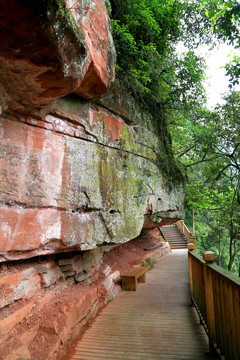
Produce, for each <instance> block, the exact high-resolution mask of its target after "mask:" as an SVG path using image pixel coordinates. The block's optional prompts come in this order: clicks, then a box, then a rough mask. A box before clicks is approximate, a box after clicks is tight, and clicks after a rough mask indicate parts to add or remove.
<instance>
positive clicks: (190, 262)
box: [188, 243, 194, 305]
mask: <svg viewBox="0 0 240 360" xmlns="http://www.w3.org/2000/svg"><path fill="white" fill-rule="evenodd" d="M193 250H194V244H193V243H188V251H189V253H188V266H189V282H190V295H191V304H192V305H193V261H192V257H191V254H190V252H191V251H193Z"/></svg>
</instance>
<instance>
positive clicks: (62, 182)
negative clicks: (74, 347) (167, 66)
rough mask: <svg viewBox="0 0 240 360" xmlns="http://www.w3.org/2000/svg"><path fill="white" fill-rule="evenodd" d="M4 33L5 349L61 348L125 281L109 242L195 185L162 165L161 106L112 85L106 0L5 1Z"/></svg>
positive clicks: (38, 354) (164, 210) (1, 214)
mask: <svg viewBox="0 0 240 360" xmlns="http://www.w3.org/2000/svg"><path fill="white" fill-rule="evenodd" d="M0 43H1V48H0V110H1V111H0V115H1V116H0V263H1V265H0V266H1V268H0V270H1V272H0V308H1V309H2V310H1V312H0V349H4V351H2V352H1V351H0V359H1V360H2V359H4V360H16V359H18V358H19V357H20V358H26V359H30V358H31V357H34V358H35V359H38V360H42V359H43V358H44V359H51V360H52V359H56V358H57V356H58V350H59V349H60V348H61V347H62V346H63V344H64V343H65V342H66V341H68V340H69V338H70V337H71V336H72V335H73V333H75V332H77V329H78V323H79V322H80V321H81V322H82V323H84V322H86V321H87V320H88V318H90V317H91V316H93V314H95V313H96V311H97V309H99V308H100V307H101V306H103V304H104V303H105V302H107V301H108V300H109V299H111V298H113V297H114V296H115V295H116V294H117V293H118V291H120V286H119V284H116V282H117V280H118V279H119V274H120V273H119V270H118V268H117V267H116V266H115V265H114V264H113V263H111V259H112V258H111V256H110V255H109V257H108V256H107V255H106V254H107V253H108V252H109V251H110V250H111V251H113V252H114V251H115V252H116V253H115V255H116V258H117V257H120V259H121V258H124V259H125V256H126V257H127V252H128V251H131V250H132V251H134V252H135V251H136V253H137V249H138V248H137V247H132V245H130V244H128V243H127V242H129V241H130V240H132V239H134V238H136V237H137V236H138V235H139V234H140V233H141V230H142V229H143V228H146V227H150V228H151V227H156V226H159V225H161V224H164V223H166V222H169V223H171V222H174V221H176V219H178V218H180V217H181V216H182V205H183V200H184V190H183V185H182V184H181V183H179V184H177V185H175V186H174V187H169V186H168V183H167V182H166V181H165V177H164V173H162V171H161V170H160V167H159V148H160V141H161V140H160V137H159V136H158V134H156V132H155V128H154V126H153V123H152V118H151V116H150V115H149V114H148V113H147V112H145V113H143V112H141V111H140V110H139V108H138V107H137V104H136V103H135V102H134V99H132V98H131V97H128V96H126V94H125V93H124V91H122V90H121V89H120V88H119V87H118V85H116V84H114V85H113V87H112V90H111V92H107V93H106V91H107V90H108V88H109V87H110V85H111V83H112V82H113V79H114V66H115V60H116V55H115V50H114V45H113V41H112V37H111V32H110V21H109V17H108V13H107V9H106V7H105V5H104V1H103V0H98V1H92V0H89V1H84V0H82V1H80V0H79V1H76V0H69V1H63V0H49V1H46V2H45V1H40V0H39V1H32V0H26V1H25V0H24V1H18V0H9V1H5V0H4V1H1V4H0ZM104 93H106V94H105V95H104V96H102V95H103V94H104ZM68 94H69V95H68ZM101 96H102V97H101ZM160 161H161V160H160ZM157 237H158V235H156V234H155V240H154V239H153V240H154V241H155V243H156V238H157ZM120 243H127V244H125V245H124V244H123V245H121V246H119V247H118V248H116V250H115V248H114V247H115V246H116V244H120ZM100 245H101V247H100ZM117 249H118V250H117ZM121 249H125V252H124V251H123V252H122V250H121ZM111 251H110V253H111ZM118 251H119V253H118ZM166 251H168V247H165V246H164V247H163V248H162V249H161V251H159V256H162V255H163V254H164V253H165V252H166ZM138 255H139V256H136V257H133V258H134V259H133V258H132V259H131V260H132V262H131V261H129V262H128V263H127V262H126V264H128V266H131V265H132V264H133V263H134V262H135V263H136V261H137V260H138V261H140V260H142V259H144V250H143V249H141V251H140V252H139V253H138ZM133 260H134V261H133ZM104 261H105V262H104ZM115 263H116V264H118V266H119V269H120V268H122V269H125V270H126V267H127V266H125V265H124V264H120V263H119V262H118V261H116V262H115ZM103 265H104V266H103ZM101 266H102V267H101ZM87 281H88V283H86V282H87ZM69 299H70V302H68V301H69ZM51 314H52V317H50V315H51ZM16 339H17V340H16Z"/></svg>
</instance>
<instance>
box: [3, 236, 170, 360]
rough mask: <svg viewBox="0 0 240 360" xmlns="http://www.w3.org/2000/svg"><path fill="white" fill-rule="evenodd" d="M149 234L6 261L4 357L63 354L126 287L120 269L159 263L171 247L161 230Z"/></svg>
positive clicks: (30, 357) (58, 356) (54, 355)
mask: <svg viewBox="0 0 240 360" xmlns="http://www.w3.org/2000/svg"><path fill="white" fill-rule="evenodd" d="M144 236H145V238H144V237H140V238H138V239H135V240H133V241H131V242H128V243H127V244H122V245H120V246H111V247H109V246H103V247H101V248H97V249H94V250H90V251H85V252H73V253H67V254H58V255H54V256H45V257H38V258H34V259H30V260H25V261H19V262H17V263H16V262H12V263H8V264H2V265H1V274H0V309H1V311H0V348H1V352H0V359H1V360H16V359H19V358H21V359H23V358H25V359H36V360H37V359H39V360H40V359H46V360H47V359H49V360H54V359H60V358H61V356H60V351H64V350H66V345H67V344H68V342H69V341H70V340H72V339H74V337H76V336H79V333H80V331H82V329H83V326H84V325H86V324H87V323H89V321H90V320H91V318H94V317H95V316H96V313H97V312H98V310H99V309H100V308H101V307H102V306H104V304H105V303H107V302H109V301H110V300H112V299H113V298H114V297H115V296H116V295H117V294H118V293H119V292H120V290H121V287H120V284H119V280H120V273H124V272H126V271H128V270H129V269H131V268H132V266H133V264H139V263H140V262H144V261H146V259H147V258H148V261H149V259H151V263H152V264H154V263H155V262H156V261H158V260H159V259H160V258H161V257H162V256H164V254H166V253H168V252H169V251H170V248H169V246H168V244H167V243H160V242H159V241H158V240H157V239H158V236H159V234H158V233H157V231H156V230H150V231H149V230H147V232H145V233H144ZM146 237H147V239H146ZM153 245H155V246H153ZM156 246H157V249H155V250H149V251H145V250H144V248H146V247H148V248H152V247H156Z"/></svg>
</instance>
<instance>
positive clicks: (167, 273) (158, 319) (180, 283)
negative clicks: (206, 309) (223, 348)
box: [71, 250, 209, 360]
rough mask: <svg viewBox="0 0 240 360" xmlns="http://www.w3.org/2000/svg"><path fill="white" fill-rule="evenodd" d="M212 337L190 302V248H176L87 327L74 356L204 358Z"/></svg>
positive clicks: (85, 359) (88, 359)
mask: <svg viewBox="0 0 240 360" xmlns="http://www.w3.org/2000/svg"><path fill="white" fill-rule="evenodd" d="M207 353H208V340H207V336H206V335H205V332H204V330H203V328H202V326H200V325H199V319H198V316H197V314H196V312H195V310H194V308H193V307H191V306H190V295H189V280H188V265H187V250H173V252H172V253H170V254H169V255H167V256H166V257H165V258H164V259H162V260H161V261H160V262H159V263H157V264H156V265H154V268H153V269H151V270H150V271H149V272H148V273H147V274H146V283H145V284H138V288H137V291H136V292H134V291H123V292H121V293H120V294H119V295H118V296H117V298H115V299H114V300H113V301H112V302H111V303H109V304H108V305H107V307H106V308H105V309H104V310H103V311H102V313H101V314H100V315H99V316H98V317H97V318H96V320H95V321H94V322H93V325H92V326H91V327H90V328H89V329H88V330H87V331H86V332H85V334H84V336H83V338H82V340H81V341H80V342H79V343H78V345H77V347H76V351H75V354H74V355H73V357H72V358H71V359H72V360H103V359H105V360H109V359H111V360H119V359H122V360H124V359H125V360H136V359H138V360H140V359H141V360H150V359H151V360H154V359H159V360H170V359H171V360H183V359H184V360H203V359H208V358H209V357H208V354H207Z"/></svg>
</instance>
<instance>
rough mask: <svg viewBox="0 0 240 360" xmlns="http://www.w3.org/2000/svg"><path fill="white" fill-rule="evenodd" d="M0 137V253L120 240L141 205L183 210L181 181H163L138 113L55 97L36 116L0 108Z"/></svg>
mask: <svg viewBox="0 0 240 360" xmlns="http://www.w3.org/2000/svg"><path fill="white" fill-rule="evenodd" d="M0 141H1V145H0V169H1V170H0V260H1V261H6V260H14V259H21V258H28V257H32V256H36V255H41V254H50V253H55V252H62V251H70V250H77V249H78V250H87V249H91V248H94V247H96V246H97V245H100V244H103V243H119V242H126V241H129V240H130V239H133V238H135V237H136V236H138V235H139V233H140V231H141V229H142V228H143V226H144V215H146V214H147V213H148V214H149V215H148V218H149V216H150V218H152V219H153V215H154V214H155V215H154V216H155V219H157V220H156V221H155V224H157V225H158V224H160V223H161V220H162V218H165V217H172V218H174V219H173V221H175V219H176V218H179V217H181V216H182V214H181V211H180V210H181V209H180V208H181V206H182V201H183V188H182V185H181V184H180V185H179V186H175V187H174V188H172V189H171V190H170V189H169V188H168V187H167V185H166V182H165V181H164V178H163V174H162V173H161V172H160V169H159V167H158V165H157V162H156V160H157V156H158V155H157V146H158V142H159V139H158V138H157V136H156V135H154V133H153V130H152V129H151V128H150V127H149V125H148V126H146V124H144V121H143V122H142V124H141V125H139V128H135V126H134V125H127V124H126V123H125V122H124V121H123V119H122V118H120V117H118V116H116V115H114V114H112V113H111V112H109V111H108V110H106V109H104V108H102V107H100V106H97V105H94V104H92V103H91V102H83V103H81V102H80V101H79V100H74V99H68V101H67V100H60V101H59V102H58V104H56V105H55V106H54V108H53V109H52V112H51V114H49V115H47V116H45V117H44V118H42V119H41V120H39V119H36V118H32V117H26V116H23V115H20V114H17V113H9V114H7V113H5V114H3V115H2V117H1V118H0ZM169 214H170V215H169ZM148 223H149V219H148ZM148 226H149V224H148ZM152 226H153V224H152V222H151V221H150V227H152Z"/></svg>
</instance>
